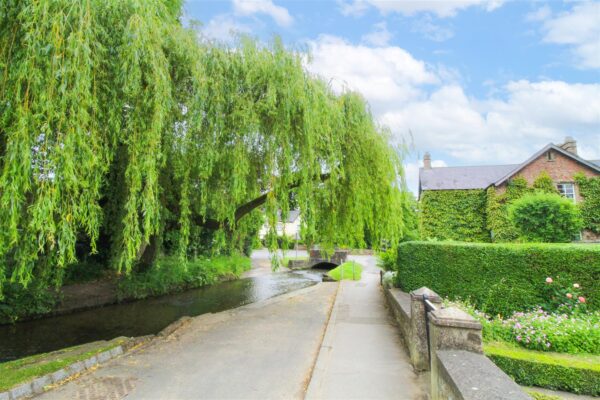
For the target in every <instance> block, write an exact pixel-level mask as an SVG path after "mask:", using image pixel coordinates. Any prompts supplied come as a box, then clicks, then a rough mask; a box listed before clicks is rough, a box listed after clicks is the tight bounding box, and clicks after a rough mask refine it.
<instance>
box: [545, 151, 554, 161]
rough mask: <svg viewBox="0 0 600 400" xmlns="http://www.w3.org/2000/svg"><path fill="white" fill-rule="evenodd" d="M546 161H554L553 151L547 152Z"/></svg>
mask: <svg viewBox="0 0 600 400" xmlns="http://www.w3.org/2000/svg"><path fill="white" fill-rule="evenodd" d="M546 160H547V161H554V152H553V151H552V150H548V151H547V152H546Z"/></svg>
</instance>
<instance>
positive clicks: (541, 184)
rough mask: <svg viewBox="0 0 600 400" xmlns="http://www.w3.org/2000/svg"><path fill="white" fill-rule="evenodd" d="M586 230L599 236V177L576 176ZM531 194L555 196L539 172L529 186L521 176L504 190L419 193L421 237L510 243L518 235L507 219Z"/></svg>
mask: <svg viewBox="0 0 600 400" xmlns="http://www.w3.org/2000/svg"><path fill="white" fill-rule="evenodd" d="M576 180H577V183H578V184H579V187H580V189H579V190H580V194H581V196H582V197H584V199H585V201H584V202H582V203H581V209H582V214H583V217H584V220H585V223H586V228H587V229H590V230H592V231H593V232H595V233H600V178H586V177H585V176H583V175H580V176H577V178H576ZM532 192H544V193H558V191H557V189H556V186H555V185H554V182H553V181H552V178H550V176H549V175H548V173H547V172H545V171H543V172H541V173H540V175H539V176H538V177H537V178H536V179H535V181H534V182H533V184H532V185H531V186H529V185H528V183H527V180H526V179H525V178H523V177H521V176H517V177H515V178H514V179H511V180H510V181H509V182H508V184H507V185H506V187H505V188H501V189H497V188H495V187H493V186H491V187H489V188H488V189H486V190H434V191H424V192H423V193H421V201H420V228H421V237H422V238H424V239H427V238H436V239H439V240H448V239H449V240H460V241H465V242H490V241H492V242H514V241H516V240H517V239H518V236H519V235H518V232H517V230H516V228H515V227H514V226H513V224H512V223H511V222H510V221H509V219H508V212H507V208H508V205H509V204H510V203H511V202H513V201H514V200H517V199H519V198H520V197H522V196H523V195H525V194H527V193H532Z"/></svg>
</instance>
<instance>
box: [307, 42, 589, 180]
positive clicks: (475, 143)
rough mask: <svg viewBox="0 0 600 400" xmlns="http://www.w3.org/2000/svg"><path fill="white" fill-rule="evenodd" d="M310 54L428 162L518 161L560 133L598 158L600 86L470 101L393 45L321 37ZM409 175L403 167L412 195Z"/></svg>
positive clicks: (532, 86)
mask: <svg viewBox="0 0 600 400" xmlns="http://www.w3.org/2000/svg"><path fill="white" fill-rule="evenodd" d="M311 49H312V53H313V62H312V64H310V65H308V68H309V70H310V71H312V72H314V73H318V74H319V75H321V76H323V77H324V78H325V79H327V80H329V79H331V82H332V86H333V87H334V89H336V90H341V89H342V88H343V87H348V88H350V89H355V90H358V91H360V92H361V93H362V94H363V95H364V96H365V98H366V99H367V100H368V101H369V102H370V104H371V106H372V110H373V113H374V115H375V116H376V118H377V119H378V120H379V121H380V122H381V123H383V124H385V125H387V126H389V127H390V128H391V130H392V132H393V134H394V135H395V137H396V138H397V139H398V141H400V140H401V138H407V139H408V137H407V136H408V133H409V132H411V134H412V141H413V142H414V147H415V149H416V151H417V152H420V153H423V152H424V151H430V152H431V155H432V158H433V159H434V160H444V159H446V160H448V159H450V158H451V159H452V164H453V165H468V164H474V165H476V164H497V163H519V162H522V161H524V160H526V159H527V158H528V157H530V156H531V154H533V153H534V152H535V151H536V150H538V149H540V148H541V147H543V146H544V145H546V144H547V143H549V142H554V143H559V142H561V141H562V140H563V138H564V137H565V136H567V135H571V136H573V137H575V138H576V139H577V140H578V143H579V148H580V154H581V155H582V156H583V157H585V158H587V159H600V134H599V133H600V84H576V83H566V82H562V81H550V80H548V81H540V82H531V81H527V80H520V81H511V82H508V83H504V84H501V85H497V91H494V92H492V93H490V94H489V95H488V96H487V97H484V98H473V97H469V96H468V95H467V94H466V93H465V91H464V89H463V88H462V87H461V86H460V84H459V83H458V82H459V81H458V79H455V77H453V76H452V74H450V73H448V72H447V71H446V69H445V68H443V66H442V67H432V66H430V65H427V64H426V63H424V62H423V61H421V60H418V59H416V58H414V57H413V56H412V55H411V54H410V53H408V52H407V51H405V50H403V49H401V48H399V47H393V46H387V47H378V48H371V47H367V46H365V45H353V44H351V43H349V42H347V41H344V40H342V39H340V38H337V37H332V36H322V37H320V38H319V39H318V40H316V41H314V42H312V43H311ZM414 167H415V168H416V164H415V166H414ZM414 171H416V169H415V170H414ZM414 171H412V172H411V170H410V169H408V167H407V180H408V182H409V183H410V186H409V187H410V188H411V189H413V190H414V189H416V186H415V185H414V182H415V179H416V175H415V174H416V172H414ZM413 172H414V173H413Z"/></svg>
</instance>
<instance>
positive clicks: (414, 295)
mask: <svg viewBox="0 0 600 400" xmlns="http://www.w3.org/2000/svg"><path fill="white" fill-rule="evenodd" d="M423 295H427V297H428V299H429V301H431V302H432V303H441V302H442V298H441V297H440V295H439V294H437V293H436V292H434V291H433V290H431V289H429V288H428V287H425V286H423V287H421V288H419V289H416V290H413V291H412V292H410V298H411V299H412V300H423Z"/></svg>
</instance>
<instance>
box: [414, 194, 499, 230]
mask: <svg viewBox="0 0 600 400" xmlns="http://www.w3.org/2000/svg"><path fill="white" fill-rule="evenodd" d="M419 206H420V207H419V208H420V230H421V237H422V238H436V239H441V240H460V241H465V242H489V241H490V235H489V231H488V230H487V228H486V216H485V212H486V191H485V190H427V191H424V192H423V193H422V194H421V200H420V204H419Z"/></svg>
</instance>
